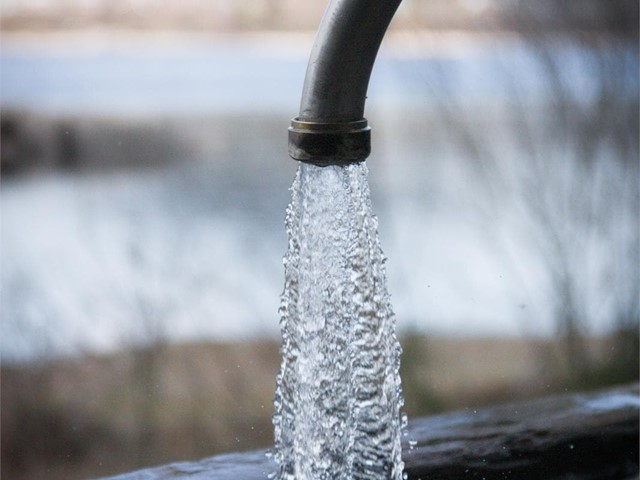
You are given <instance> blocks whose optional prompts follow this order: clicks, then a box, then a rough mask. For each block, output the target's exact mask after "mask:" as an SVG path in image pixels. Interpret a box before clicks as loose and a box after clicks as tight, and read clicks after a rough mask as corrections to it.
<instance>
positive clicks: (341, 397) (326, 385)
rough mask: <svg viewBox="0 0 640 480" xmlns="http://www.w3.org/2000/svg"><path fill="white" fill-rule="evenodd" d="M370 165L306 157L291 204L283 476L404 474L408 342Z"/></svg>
mask: <svg viewBox="0 0 640 480" xmlns="http://www.w3.org/2000/svg"><path fill="white" fill-rule="evenodd" d="M367 174H368V171H367V167H366V165H364V164H360V165H350V166H347V167H325V168H320V167H316V166H313V165H307V164H301V165H300V167H299V169H298V173H297V176H296V179H295V181H294V183H293V188H292V191H293V194H292V201H291V204H290V205H289V207H288V209H287V215H286V227H287V233H288V236H289V248H288V252H287V254H286V256H285V258H284V264H285V288H284V293H283V295H282V302H281V308H280V313H281V320H280V327H281V331H282V364H281V370H280V374H279V375H278V381H277V390H276V396H275V413H274V418H273V423H274V427H275V446H276V453H275V458H276V461H277V463H278V465H279V470H278V473H277V475H278V478H279V479H283V480H284V479H297V480H300V479H309V480H311V479H314V480H315V479H332V480H334V479H345V480H346V479H368V480H375V479H394V480H400V479H401V478H402V470H403V463H402V459H401V448H400V431H401V418H400V408H401V406H402V403H403V401H402V396H401V389H400V377H399V373H398V370H399V367H400V353H401V349H400V345H399V343H398V340H397V338H396V335H395V318H394V315H393V311H392V309H391V305H390V303H389V294H388V292H387V285H386V276H385V269H384V262H385V258H384V256H383V253H382V250H381V248H380V244H379V241H378V232H377V220H376V218H375V217H374V216H373V214H372V212H371V202H370V197H369V186H368V182H367Z"/></svg>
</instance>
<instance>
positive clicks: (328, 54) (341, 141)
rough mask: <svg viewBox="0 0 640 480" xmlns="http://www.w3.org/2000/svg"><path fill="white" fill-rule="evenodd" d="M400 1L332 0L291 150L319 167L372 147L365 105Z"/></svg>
mask: <svg viewBox="0 0 640 480" xmlns="http://www.w3.org/2000/svg"><path fill="white" fill-rule="evenodd" d="M400 1H401V0H377V1H376V0H331V1H330V2H329V5H328V6H327V9H326V10H325V12H324V16H323V17H322V21H321V22H320V27H319V29H318V33H317V34H316V39H315V43H314V45H313V49H312V51H311V57H310V59H309V65H308V66H307V74H306V77H305V81H304V87H303V90H302V101H301V104H300V114H299V116H298V117H297V118H295V119H293V120H292V122H291V127H290V128H289V155H291V157H293V158H294V159H296V160H300V161H302V162H308V163H313V164H316V165H319V166H326V165H346V164H349V163H356V162H361V161H363V160H365V159H366V158H367V156H369V153H370V152H371V133H370V128H369V126H368V125H367V121H366V119H365V118H364V116H363V115H364V104H365V100H366V97H367V88H368V86H369V78H370V77H371V70H372V69H373V64H374V62H375V59H376V56H377V54H378V49H379V48H380V43H381V42H382V38H383V37H384V34H385V32H386V31H387V27H388V26H389V23H390V22H391V19H392V18H393V15H394V14H395V12H396V10H397V8H398V6H399V5H400Z"/></svg>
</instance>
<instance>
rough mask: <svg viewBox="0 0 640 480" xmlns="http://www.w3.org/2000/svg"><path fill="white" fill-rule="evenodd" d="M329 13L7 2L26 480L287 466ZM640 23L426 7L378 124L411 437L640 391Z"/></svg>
mask: <svg viewBox="0 0 640 480" xmlns="http://www.w3.org/2000/svg"><path fill="white" fill-rule="evenodd" d="M324 7H325V1H324V0H305V1H301V0H297V1H294V0H250V1H249V0H215V1H213V0H210V1H202V0H182V1H180V2H178V1H171V0H155V1H154V0H3V1H2V7H1V8H2V10H1V17H0V28H1V38H0V41H1V51H0V67H1V71H0V80H1V87H0V92H1V94H0V108H1V110H0V114H1V140H2V145H1V159H2V163H1V166H2V172H1V173H2V177H1V178H2V180H1V191H0V194H1V205H2V229H1V241H2V244H1V245H2V246H1V251H2V270H1V282H2V301H1V311H2V322H1V324H0V338H1V342H2V343H1V359H2V372H1V378H2V407H1V409H2V451H1V454H2V477H4V478H12V479H18V480H20V479H23V480H26V479H76V478H87V477H96V476H101V475H108V474H115V473H118V472H122V471H127V470H132V469H135V468H139V467H144V466H149V465H155V464H159V463H166V462H170V461H178V460H187V459H196V458H200V457H204V456H209V455H214V454H218V453H222V452H229V451H240V450H248V449H253V448H259V447H268V446H270V445H271V443H272V432H271V430H272V426H271V413H272V399H273V392H274V389H275V376H276V373H277V369H278V366H279V352H278V349H279V326H278V320H279V319H278V313H277V311H278V303H279V295H280V293H281V290H282V286H283V267H282V261H281V259H282V256H283V254H284V252H285V249H286V236H285V232H284V225H283V218H284V210H285V207H286V205H287V203H288V201H289V196H290V192H289V187H290V185H291V181H292V180H293V177H294V173H295V169H296V164H295V162H293V161H292V160H290V159H289V158H288V157H287V154H286V129H287V127H288V124H289V120H290V118H291V117H293V116H295V115H296V114H297V111H298V102H299V98H300V93H301V89H302V83H303V79H304V73H305V68H306V62H307V58H308V54H309V51H310V49H311V45H312V42H313V36H314V31H315V28H316V26H317V25H318V23H319V20H320V17H321V15H322V11H323V9H324ZM638 23H639V22H638V2H637V1H635V0H629V1H627V0H583V1H580V2H570V1H561V0H555V1H554V0H539V1H536V2H527V1H525V0H405V2H404V3H403V4H402V5H401V7H400V10H399V12H398V14H397V16H396V18H395V19H394V21H393V24H392V26H391V29H390V31H389V33H388V34H387V37H386V38H385V41H384V43H383V46H382V49H381V52H380V55H379V58H378V61H377V63H376V66H375V68H374V72H373V77H372V81H371V85H370V89H369V99H368V103H367V117H368V119H369V122H370V124H371V125H372V127H373V142H374V145H373V152H374V153H373V155H372V156H371V158H370V159H369V160H368V164H369V168H370V182H371V189H372V195H373V202H374V210H375V211H376V212H377V214H378V217H379V222H380V236H381V242H382V245H383V248H384V249H385V252H386V254H387V256H388V258H389V260H388V263H387V270H388V272H387V273H388V277H389V288H390V291H391V294H392V302H393V305H394V308H395V311H396V314H397V319H398V328H399V334H400V337H401V343H402V345H403V348H404V355H403V366H402V372H401V373H402V380H403V388H404V394H405V397H406V406H405V411H406V413H407V414H408V415H409V416H410V417H415V416H419V415H427V414H430V413H435V412H440V411H445V410H451V409H455V408H472V407H476V406H481V405H486V404H490V403H495V402H502V401H509V400H514V399H518V398H526V397H532V396H540V395H547V394H552V393H556V392H565V391H573V390H578V389H589V388H597V387H600V386H605V385H610V384H618V383H625V382H630V381H637V380H638V324H639V318H640V267H639V266H640V240H639V237H640V225H639V218H640V176H639V173H640V164H639V157H638V140H639V138H638V129H639V124H638V107H639V103H638V99H639V81H638V71H639V61H638V59H639V55H638Z"/></svg>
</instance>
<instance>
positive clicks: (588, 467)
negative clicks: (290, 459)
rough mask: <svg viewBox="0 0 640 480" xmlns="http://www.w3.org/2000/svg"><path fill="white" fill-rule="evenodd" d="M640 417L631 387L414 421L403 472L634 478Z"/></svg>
mask: <svg viewBox="0 0 640 480" xmlns="http://www.w3.org/2000/svg"><path fill="white" fill-rule="evenodd" d="M639 412H640V396H639V388H638V385H633V386H626V387H620V388H616V389H613V390H607V391H602V392H597V393H589V394H573V395H562V396H554V397H548V398H543V399H539V400H532V401H527V402H521V403H513V404H508V405H501V406H496V407H491V408H486V409H481V410H477V411H476V410H465V411H460V412H453V413H450V414H445V415H439V416H434V417H427V418H420V419H416V420H413V421H411V422H409V427H408V431H407V435H406V436H405V437H404V445H403V451H404V453H403V459H404V461H405V471H406V472H407V474H408V478H409V480H411V479H423V480H440V479H447V480H456V479H473V478H478V479H485V480H497V479H502V480H504V479H513V480H523V479H526V480H560V479H563V480H570V479H571V480H596V479H597V480H607V479H610V480H631V479H636V478H638V471H639V470H638V449H639V439H638V434H639V431H638V430H639V428H638V421H639ZM414 443H415V445H414ZM412 445H413V446H412ZM273 471H275V465H274V464H273V463H272V461H271V460H269V459H268V458H267V456H266V451H264V450H261V451H255V452H246V453H232V454H228V455H220V456H216V457H212V458H207V459H204V460H201V461H197V462H182V463H175V464H171V465H165V466H162V467H156V468H150V469H147V470H140V471H137V472H132V473H126V474H124V475H119V476H117V477H112V478H111V480H166V479H184V480H187V479H188V480H205V479H206V480H217V479H220V480H222V479H238V480H254V479H255V480H257V479H265V478H267V475H268V474H269V473H271V472H273Z"/></svg>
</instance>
